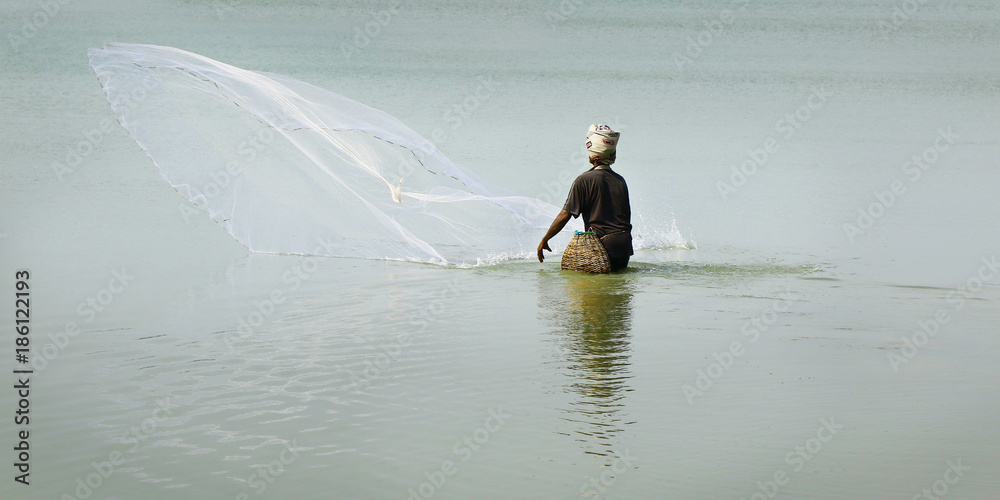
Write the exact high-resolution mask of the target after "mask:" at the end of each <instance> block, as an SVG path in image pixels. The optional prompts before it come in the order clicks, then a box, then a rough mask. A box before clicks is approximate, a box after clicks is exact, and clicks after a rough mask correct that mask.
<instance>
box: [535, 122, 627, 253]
mask: <svg viewBox="0 0 1000 500" xmlns="http://www.w3.org/2000/svg"><path fill="white" fill-rule="evenodd" d="M618 136H619V133H618V132H616V131H614V130H611V127H609V126H607V125H600V124H594V125H591V126H590V129H589V130H587V153H588V154H589V155H590V163H591V164H592V165H594V167H593V168H591V169H590V170H588V171H586V172H584V173H582V174H580V176H579V177H577V178H576V180H575V181H573V186H572V187H570V188H569V196H568V197H566V204H565V205H563V209H562V210H561V211H560V212H559V215H556V219H555V220H554V221H552V226H551V227H549V230H548V232H547V233H545V237H544V238H542V242H541V243H539V244H538V262H543V261H544V260H545V256H544V255H543V254H542V250H548V251H550V252H551V251H552V249H551V248H549V240H550V239H551V238H552V237H553V236H555V235H557V234H559V231H562V228H563V227H565V226H566V223H567V222H569V218H570V217H578V216H580V215H582V216H583V227H585V228H586V229H587V230H588V231H594V233H596V234H597V237H598V238H600V239H601V243H603V244H604V248H605V249H606V250H607V251H608V259H609V260H610V261H611V270H612V271H618V270H621V269H625V267H626V266H628V259H629V256H631V255H632V253H633V252H632V209H631V208H630V207H629V203H628V186H626V185H625V179H624V178H622V176H620V175H618V174H617V173H616V172H614V171H613V170H611V164H612V163H614V162H615V148H616V147H617V146H618Z"/></svg>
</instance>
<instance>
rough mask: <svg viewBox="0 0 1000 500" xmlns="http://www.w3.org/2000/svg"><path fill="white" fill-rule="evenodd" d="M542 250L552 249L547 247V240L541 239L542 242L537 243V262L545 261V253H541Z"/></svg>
mask: <svg viewBox="0 0 1000 500" xmlns="http://www.w3.org/2000/svg"><path fill="white" fill-rule="evenodd" d="M542 250H548V251H550V252H551V251H552V249H551V248H549V241H548V240H542V242H541V243H539V244H538V262H545V255H543V254H542Z"/></svg>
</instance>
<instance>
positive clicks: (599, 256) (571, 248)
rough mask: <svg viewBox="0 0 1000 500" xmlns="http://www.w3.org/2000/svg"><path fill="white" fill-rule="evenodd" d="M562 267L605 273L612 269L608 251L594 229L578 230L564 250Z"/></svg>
mask: <svg viewBox="0 0 1000 500" xmlns="http://www.w3.org/2000/svg"><path fill="white" fill-rule="evenodd" d="M561 267H562V268H563V269H570V270H573V271H586V272H588V273H594V274H604V273H607V272H608V271H610V270H611V261H610V260H608V251H607V250H605V249H604V245H603V244H602V243H601V240H599V239H597V235H596V234H594V232H593V231H587V232H581V231H577V232H576V233H575V234H573V239H572V240H570V242H569V245H566V250H565V251H564V252H563V256H562V263H561Z"/></svg>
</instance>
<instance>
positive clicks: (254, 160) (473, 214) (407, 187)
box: [89, 44, 580, 263]
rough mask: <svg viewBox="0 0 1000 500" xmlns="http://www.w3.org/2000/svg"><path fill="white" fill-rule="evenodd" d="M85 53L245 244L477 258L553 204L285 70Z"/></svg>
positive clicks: (515, 244)
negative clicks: (469, 167)
mask: <svg viewBox="0 0 1000 500" xmlns="http://www.w3.org/2000/svg"><path fill="white" fill-rule="evenodd" d="M89 55H90V64H91V66H92V67H93V69H94V72H95V73H97V76H98V79H99V80H100V82H101V85H102V86H103V88H104V92H105V94H106V95H107V98H108V101H109V102H110V103H111V108H112V109H113V111H114V113H115V115H116V116H117V118H118V121H119V123H121V125H122V126H123V127H124V128H125V130H127V131H128V133H129V134H130V135H131V136H132V138H133V139H135V141H136V142H137V143H138V144H139V147H141V148H142V149H143V151H145V152H146V154H147V155H148V156H149V157H150V159H152V161H153V163H154V164H155V165H156V167H157V168H158V169H159V170H160V173H161V174H162V175H163V178H164V179H166V180H167V182H169V183H170V184H171V185H172V186H173V187H174V188H175V189H176V190H177V191H178V192H179V193H180V194H181V195H182V196H184V197H185V198H187V199H188V200H189V201H191V203H193V204H195V205H196V206H197V207H199V208H200V209H202V210H204V211H205V212H206V213H207V214H208V215H209V217H211V218H212V220H214V221H215V222H217V223H218V224H220V225H221V226H222V227H223V228H225V229H226V231H228V232H229V233H230V234H231V235H233V237H235V238H236V239H237V240H238V241H239V242H240V243H242V244H243V245H245V246H246V247H247V248H249V249H250V250H251V251H254V252H266V253H283V254H303V255H324V256H341V257H362V258H391V259H405V260H419V261H435V262H447V263H476V262H477V261H481V260H486V259H490V258H496V256H498V255H507V256H528V255H533V254H534V250H535V245H536V244H537V242H538V240H539V239H540V238H541V235H542V234H544V231H545V229H546V228H547V227H548V225H549V224H550V223H551V221H552V219H553V217H554V216H555V215H556V213H557V212H558V211H559V209H558V207H555V206H553V205H551V204H548V203H545V202H543V201H541V200H538V199H535V198H530V197H524V196H518V195H516V194H514V193H511V192H508V191H506V190H504V189H502V188H500V187H498V186H493V185H489V184H487V183H485V182H483V181H480V180H477V179H475V178H474V177H473V176H472V175H470V174H469V173H468V172H465V171H463V170H462V169H461V168H460V167H459V166H457V165H456V164H455V163H453V162H452V161H451V160H449V159H448V158H447V157H445V156H444V155H443V154H442V153H441V152H440V151H439V150H438V149H437V148H436V147H435V146H434V145H433V144H432V143H430V142H429V141H427V140H426V139H423V138H422V137H420V136H419V135H418V134H417V133H415V132H414V131H413V130H411V129H409V128H408V127H407V126H406V125H404V124H403V123H401V122H400V121H398V120H396V119H395V118H393V117H392V116H389V115H388V114H386V113H384V112H382V111H379V110H377V109H373V108H370V107H368V106H365V105H363V104H360V103H358V102H355V101H352V100H350V99H348V98H346V97H343V96H340V95H337V94H335V93H333V92H329V91H326V90H323V89H321V88H318V87H315V86H312V85H309V84H307V83H304V82H301V81H298V80H295V79H292V78H288V77H285V76H280V75H274V74H265V73H260V72H254V71H248V70H244V69H240V68H237V67H234V66H230V65H228V64H224V63H221V62H218V61H214V60H212V59H209V58H207V57H204V56H200V55H198V54H194V53H191V52H187V51H183V50H180V49H176V48H170V47H158V46H152V45H135V44H109V45H106V46H105V47H104V48H103V49H90V51H89ZM573 223H575V224H571V227H570V229H580V228H579V227H573V226H574V225H578V224H579V221H573ZM569 232H570V233H571V232H572V231H569Z"/></svg>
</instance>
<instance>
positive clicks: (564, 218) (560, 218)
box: [538, 208, 572, 262]
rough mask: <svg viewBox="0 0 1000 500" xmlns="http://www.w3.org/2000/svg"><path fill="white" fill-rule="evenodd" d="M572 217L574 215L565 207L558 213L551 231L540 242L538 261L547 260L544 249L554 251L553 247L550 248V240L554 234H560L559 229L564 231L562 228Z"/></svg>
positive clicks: (550, 228)
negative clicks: (543, 253)
mask: <svg viewBox="0 0 1000 500" xmlns="http://www.w3.org/2000/svg"><path fill="white" fill-rule="evenodd" d="M570 217H572V215H571V214H570V213H569V212H567V211H566V209H565V208H564V209H562V210H560V211H559V214H558V215H556V219H555V220H554V221H552V225H551V226H550V227H549V231H548V232H547V233H545V237H544V238H542V242H541V243H539V244H538V262H545V256H544V255H542V250H548V251H550V252H551V251H552V249H551V248H549V240H550V239H551V238H552V237H553V236H555V235H557V234H559V231H562V228H563V227H565V226H566V223H567V222H569V219H570Z"/></svg>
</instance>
